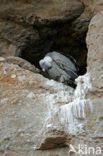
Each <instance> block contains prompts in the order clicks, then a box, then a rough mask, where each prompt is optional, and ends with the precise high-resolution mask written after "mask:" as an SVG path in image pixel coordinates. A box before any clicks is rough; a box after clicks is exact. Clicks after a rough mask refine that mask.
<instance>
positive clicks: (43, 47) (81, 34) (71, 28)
mask: <svg viewBox="0 0 103 156" xmlns="http://www.w3.org/2000/svg"><path fill="white" fill-rule="evenodd" d="M89 22H90V19H87V18H85V19H84V18H77V19H76V20H74V21H72V22H71V21H66V22H61V21H59V22H53V23H50V24H49V25H46V24H44V25H33V29H34V30H35V31H36V32H37V33H38V35H39V37H38V39H36V40H35V39H34V40H33V39H31V40H30V39H29V40H28V42H27V43H26V46H25V48H23V50H22V52H21V54H20V55H21V56H20V57H22V58H23V59H26V60H28V61H29V62H31V63H32V64H34V65H35V66H36V67H38V68H40V66H39V60H41V59H42V58H43V57H44V56H45V54H47V53H48V52H52V51H57V52H59V53H62V54H63V55H65V56H67V57H68V56H72V57H73V58H74V59H75V60H76V63H77V65H78V67H79V75H83V74H85V73H86V67H87V47H86V33H87V31H88V25H89Z"/></svg>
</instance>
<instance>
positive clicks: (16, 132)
mask: <svg viewBox="0 0 103 156" xmlns="http://www.w3.org/2000/svg"><path fill="white" fill-rule="evenodd" d="M64 95H65V97H63V96H64ZM72 95H73V89H72V88H70V87H67V86H64V85H63V84H60V83H57V82H55V81H53V80H48V79H45V78H43V77H42V76H41V75H39V74H34V73H32V72H30V71H28V70H24V69H22V68H20V67H19V66H17V65H14V64H8V63H6V62H4V63H3V62H1V63H0V150H4V149H13V150H17V149H18V150H23V149H24V150H30V149H31V150H33V149H35V148H36V146H37V142H38V140H39V139H40V134H41V131H42V129H43V126H44V125H45V124H44V123H46V122H47V120H48V119H49V118H50V117H51V114H54V112H56V111H57V110H58V106H61V105H63V103H66V102H70V101H71V100H72ZM46 126H47V124H46ZM48 126H50V125H48ZM56 128H57V129H58V130H56V131H55V129H56ZM53 129H54V133H51V135H50V137H51V136H53V138H54V141H52V144H54V145H52V147H51V148H53V147H57V145H59V144H60V147H64V145H65V139H66V134H65V133H64V132H62V131H63V130H62V126H61V123H60V122H57V123H56V125H55V126H54V128H53V127H52V131H53ZM49 133H50V132H49ZM54 134H55V135H54ZM60 134H62V135H60ZM53 138H52V139H53ZM56 139H57V140H58V141H57V145H56V143H55V141H56ZM48 140H49V139H48ZM50 140H51V139H50ZM60 140H61V143H59V142H60ZM49 148H50V144H49V145H48V147H47V149H49Z"/></svg>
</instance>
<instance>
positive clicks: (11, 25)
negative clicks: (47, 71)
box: [0, 0, 103, 156]
mask: <svg viewBox="0 0 103 156" xmlns="http://www.w3.org/2000/svg"><path fill="white" fill-rule="evenodd" d="M5 2H6V1H5ZM8 2H10V1H8ZM24 2H25V3H24ZM40 2H41V3H40ZM62 2H63V1H61V2H60V1H58V0H57V1H55V2H54V1H51V2H50V1H46V0H45V1H43V2H42V1H35V2H33V1H32V0H30V1H29V0H28V1H24V0H22V1H18V3H16V5H14V8H13V10H9V9H8V8H10V7H11V8H12V5H11V3H9V5H8V7H7V8H5V14H6V15H8V17H7V16H6V17H7V18H6V19H5V14H4V11H3V10H2V9H1V11H0V12H1V14H0V16H1V20H0V25H1V36H2V37H1V42H0V47H1V51H0V54H1V56H3V57H6V58H3V57H0V156H6V155H10V156H14V155H17V156H19V155H21V156H24V155H35V156H41V155H42V156H43V155H44V156H51V155H52V156H63V155H64V156H66V155H70V154H72V155H74V156H75V155H80V154H81V155H83V153H84V154H85V153H87V154H85V155H87V156H88V155H93V154H94V155H100V156H102V155H103V115H102V111H103V46H102V39H103V27H102V25H103V11H102V6H103V3H102V1H101V0H98V1H96V0H92V1H89V0H88V1H86V0H81V2H82V3H81V2H80V1H76V0H75V1H73V2H71V3H69V1H68V2H67V1H65V2H67V4H68V5H66V8H65V7H64V4H65V3H62ZM21 3H22V6H21V7H20V4H21ZM13 4H15V3H14V2H13ZM34 4H37V5H36V6H39V4H41V5H40V6H39V11H38V8H36V7H35V5H34ZM51 4H53V5H51ZM69 4H70V6H72V7H71V8H72V9H71V10H70V8H69ZM2 5H5V4H2ZM45 5H46V6H47V12H48V13H47V12H46V11H45V9H44V8H45ZM54 6H55V7H54ZM52 7H53V11H52ZM34 8H35V11H34V12H33V11H32V10H34ZM54 8H56V9H54ZM57 8H58V9H57ZM14 10H15V12H14ZM18 10H19V11H18ZM17 11H18V12H19V13H18V14H17ZM12 12H13V14H12ZM30 12H33V13H34V14H35V13H37V16H34V15H33V17H32V16H31V15H30V16H29V17H28V18H27V15H29V13H30ZM71 14H72V15H75V16H74V17H72V15H71ZM16 15H18V16H16ZM25 15H26V16H25ZM69 15H70V16H69ZM93 16H94V17H93ZM21 17H23V18H21ZM24 17H25V18H24ZM34 17H35V18H34ZM38 17H40V18H38ZM67 17H70V19H68V18H67ZM92 17H93V18H92ZM83 18H84V19H85V20H83ZM90 18H92V19H91V22H90V24H89V29H88V33H87V36H86V43H87V49H88V54H87V52H86V53H85V54H87V73H86V74H85V75H83V76H79V77H78V79H77V80H76V83H77V88H76V89H75V90H73V89H72V88H70V87H69V86H65V85H63V84H61V83H58V82H55V81H53V80H48V79H47V78H44V77H43V76H42V75H40V74H39V73H34V72H35V71H34V70H35V69H34V68H35V67H34V66H32V65H31V64H29V63H28V62H27V61H25V60H23V59H21V58H18V57H14V56H15V55H17V56H18V55H21V56H22V57H23V58H26V59H27V60H30V59H31V60H30V61H31V62H32V63H33V60H35V59H37V61H38V59H39V57H42V55H43V54H44V53H45V48H46V49H47V51H48V50H50V49H53V47H52V46H53V45H52V42H51V45H52V46H51V45H50V44H49V43H50V42H46V43H47V45H45V44H44V41H47V40H45V39H47V38H49V37H50V36H51V34H52V33H53V38H54V36H55V37H56V38H55V42H57V41H58V42H59V41H60V40H57V36H58V35H57V34H58V33H57V30H58V32H59V33H60V32H62V30H63V36H64V32H65V31H64V30H66V32H65V33H67V30H68V31H69V29H70V28H73V29H72V30H73V31H70V36H71V32H74V30H75V32H76V36H75V34H72V36H74V38H71V40H74V41H75V39H76V37H77V36H78V37H80V38H78V40H79V43H80V45H82V43H83V42H84V40H83V42H82V41H81V39H83V38H84V39H85V35H86V34H85V33H86V31H87V27H88V23H89V20H90ZM44 19H45V20H44ZM81 19H82V20H81ZM86 19H87V21H86ZM69 20H70V21H69ZM67 21H68V24H67V25H66V28H67V27H68V26H70V25H71V26H70V27H68V28H69V29H64V28H65V26H64V27H61V25H62V24H63V25H64V23H65V22H67ZM80 21H82V22H83V23H84V24H83V25H82V24H81V22H80ZM7 23H8V24H7ZM61 23H62V24H61ZM71 23H72V24H71ZM6 24H7V25H6ZM60 24H61V25H60ZM79 24H81V27H82V26H83V27H82V28H84V27H85V29H84V30H83V31H80V32H79V29H80V28H81V27H79V26H80V25H79ZM4 25H5V27H4ZM55 25H58V27H57V28H56V26H55ZM24 29H25V30H24ZM10 30H12V31H10ZM17 30H18V31H17ZM37 30H38V31H37ZM47 30H48V31H47ZM52 30H53V31H52ZM11 32H12V33H11ZM38 32H39V33H38ZM47 32H48V33H47ZM50 32H51V34H49V33H50ZM81 32H85V33H83V34H81ZM48 34H49V35H50V36H48ZM54 34H55V35H54ZM68 34H69V32H68ZM68 34H67V36H68ZM77 34H78V35H77ZM19 35H20V36H19ZM45 35H47V36H48V37H47V36H45ZM79 35H80V36H79ZM81 35H83V36H81ZM44 36H45V38H44ZM61 36H62V35H60V36H59V37H61ZM63 36H62V37H63ZM29 37H30V38H29ZM82 37H83V38H82ZM28 38H29V39H28ZM41 39H42V42H40V41H41ZM49 39H50V40H49V41H51V38H49ZM62 39H63V38H62ZM65 39H66V38H64V41H65ZM28 40H29V41H28ZM34 40H35V41H34ZM71 40H69V41H71ZM32 41H33V42H32ZM36 41H39V42H36ZM76 41H77V40H76ZM21 43H23V44H22V46H21ZM27 43H29V44H27ZM34 43H35V44H36V43H37V45H38V43H41V44H43V47H42V48H41V46H40V51H39V50H38V49H37V51H38V53H36V52H37V51H36V48H37V46H36V45H35V44H34ZM61 43H63V42H60V43H59V44H58V45H60V44H61ZM67 43H68V42H66V44H67ZM84 43H85V42H84ZM41 44H40V45H41ZM55 44H56V45H55V48H56V46H57V43H55ZM27 45H30V46H29V48H27ZM31 45H34V46H33V49H32V48H31V50H30V47H31ZM70 45H71V48H72V43H71V44H69V46H70ZM51 47H52V48H51ZM23 48H24V49H23ZM25 48H26V50H25ZM85 48H86V47H85ZM85 48H84V49H85ZM28 49H29V50H30V51H29V50H28ZM84 49H83V52H84V51H85V50H86V49H85V50H84ZM32 50H34V53H33V51H32ZM41 50H43V51H41ZM57 50H58V49H57ZM60 50H63V49H60ZM79 50H80V49H79ZM79 50H77V51H76V52H77V54H76V55H77V60H78V57H80V55H79V54H80V53H78V51H79ZM25 52H26V53H25ZM27 52H28V54H30V55H31V57H30V55H29V57H30V58H27V57H26V56H27V55H25V56H24V54H27ZM29 52H30V53H29ZM40 52H41V53H40ZM63 52H64V53H65V50H64V51H63ZM32 54H34V56H35V57H36V58H34V57H33V55H32ZM68 54H69V53H68ZM9 55H13V56H12V57H8V56H9ZM39 55H40V56H39ZM76 55H74V57H76ZM85 56H86V55H85ZM83 57H84V55H83ZM83 57H82V59H83ZM32 59H33V60H32ZM22 62H23V64H22ZM80 63H81V59H80ZM81 64H82V63H81ZM85 64H86V62H85ZM36 65H37V63H36ZM80 66H81V65H80ZM81 67H82V66H81ZM32 68H33V70H30V69H32ZM32 71H33V72H32ZM90 147H92V148H93V150H91V153H89V148H90ZM73 148H74V149H75V150H73ZM81 148H82V153H80V154H79V152H80V149H81Z"/></svg>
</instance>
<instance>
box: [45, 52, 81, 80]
mask: <svg viewBox="0 0 103 156" xmlns="http://www.w3.org/2000/svg"><path fill="white" fill-rule="evenodd" d="M47 55H48V56H50V57H52V59H53V61H54V62H55V63H56V64H57V65H58V66H59V67H60V68H61V69H62V70H64V71H65V72H66V73H67V74H68V75H69V76H70V77H71V79H73V80H74V79H75V78H77V77H78V74H77V73H78V70H77V67H76V65H75V62H73V61H72V60H71V59H69V58H67V57H65V56H64V55H62V54H60V53H57V52H52V53H48V54H47Z"/></svg>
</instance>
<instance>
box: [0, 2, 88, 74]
mask: <svg viewBox="0 0 103 156" xmlns="http://www.w3.org/2000/svg"><path fill="white" fill-rule="evenodd" d="M2 8H3V9H2ZM83 11H84V5H83V4H82V3H81V2H79V1H78V0H72V1H68V0H65V2H64V1H63V0H56V1H55V0H51V1H50V0H44V1H38V0H36V1H32V0H30V1H28V2H26V1H12V2H11V1H5V2H1V10H0V28H1V29H0V34H1V35H0V55H1V56H3V57H5V56H10V55H12V56H20V57H22V58H24V59H26V60H28V61H29V62H31V63H33V64H35V65H36V66H37V67H38V66H39V64H38V62H39V60H40V59H41V58H43V57H44V55H45V54H46V53H47V52H49V51H53V50H55V51H59V52H62V53H63V54H65V55H67V56H68V55H72V56H73V57H74V58H75V59H76V60H77V63H78V66H79V67H80V74H84V73H85V71H86V57H87V48H86V44H85V36H86V32H87V29H88V24H89V21H90V18H89V17H87V16H85V17H82V16H81V14H82V13H83Z"/></svg>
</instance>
